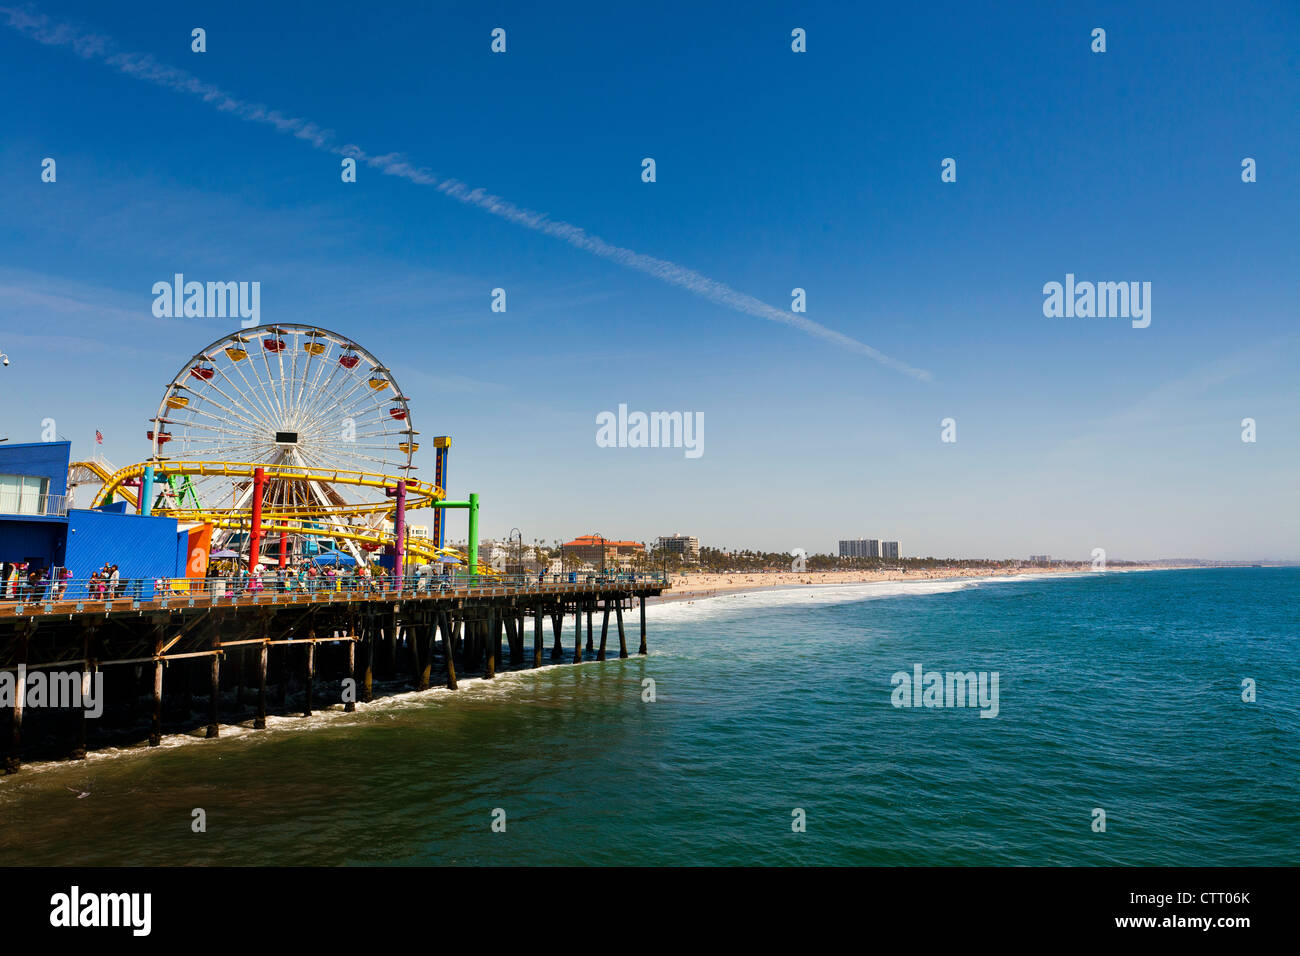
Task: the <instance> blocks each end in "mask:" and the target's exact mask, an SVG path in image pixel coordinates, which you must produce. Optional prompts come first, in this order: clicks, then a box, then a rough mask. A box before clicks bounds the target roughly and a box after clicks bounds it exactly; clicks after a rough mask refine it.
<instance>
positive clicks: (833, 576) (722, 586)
mask: <svg viewBox="0 0 1300 956" xmlns="http://www.w3.org/2000/svg"><path fill="white" fill-rule="evenodd" d="M1181 570H1188V568H1184V567H1181V566H1172V565H1171V566H1165V565H1153V564H1136V565H1124V566H1123V567H1118V568H1110V569H1107V571H1094V570H1093V569H1092V568H1091V567H1088V566H1083V567H1068V568H972V567H956V566H951V567H940V568H923V569H919V570H917V571H913V572H906V571H867V570H861V571H800V572H795V571H737V572H731V573H712V572H706V573H699V572H696V573H687V574H683V575H682V576H681V577H679V578H674V579H673V583H672V586H671V587H670V588H667V589H666V590H665V591H664V593H663V594H662V595H661V596H659V597H657V598H650V599H649V600H648V601H647V602H646V604H647V606H649V607H653V606H654V605H656V604H671V603H676V602H680V601H702V600H707V599H709V598H715V597H726V596H727V595H731V594H744V593H746V592H749V591H774V590H779V589H782V588H800V587H828V586H833V585H837V584H880V583H884V582H887V581H894V582H896V581H904V582H907V581H948V580H969V579H972V578H982V579H987V578H1017V577H1029V576H1033V577H1043V576H1047V575H1052V576H1065V575H1073V574H1106V573H1122V572H1125V571H1181Z"/></svg>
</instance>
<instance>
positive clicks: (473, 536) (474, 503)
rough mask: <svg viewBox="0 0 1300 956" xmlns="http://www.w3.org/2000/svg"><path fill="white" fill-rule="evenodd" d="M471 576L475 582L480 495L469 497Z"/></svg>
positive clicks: (468, 549)
mask: <svg viewBox="0 0 1300 956" xmlns="http://www.w3.org/2000/svg"><path fill="white" fill-rule="evenodd" d="M466 550H467V551H468V552H469V575H470V580H471V581H472V580H474V575H476V574H477V573H478V495H473V494H472V495H470V496H469V547H468V548H467V549H466Z"/></svg>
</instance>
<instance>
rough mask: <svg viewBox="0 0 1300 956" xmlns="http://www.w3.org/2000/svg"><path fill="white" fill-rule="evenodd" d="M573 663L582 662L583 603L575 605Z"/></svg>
mask: <svg viewBox="0 0 1300 956" xmlns="http://www.w3.org/2000/svg"><path fill="white" fill-rule="evenodd" d="M573 663H575V664H581V663H582V605H581V604H579V603H575V604H574V605H573Z"/></svg>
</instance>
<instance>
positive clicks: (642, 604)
mask: <svg viewBox="0 0 1300 956" xmlns="http://www.w3.org/2000/svg"><path fill="white" fill-rule="evenodd" d="M637 653H638V654H640V655H641V656H642V657H645V653H646V651H645V595H644V594H643V595H641V646H640V647H639V648H637Z"/></svg>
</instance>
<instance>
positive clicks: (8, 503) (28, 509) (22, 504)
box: [0, 490, 72, 517]
mask: <svg viewBox="0 0 1300 956" xmlns="http://www.w3.org/2000/svg"><path fill="white" fill-rule="evenodd" d="M71 504H72V501H71V499H70V498H69V496H68V495H43V494H40V493H38V492H35V491H25V490H20V491H0V515H36V516H40V517H49V516H57V517H62V516H64V515H66V514H67V513H68V507H69V506H70V505H71Z"/></svg>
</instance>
